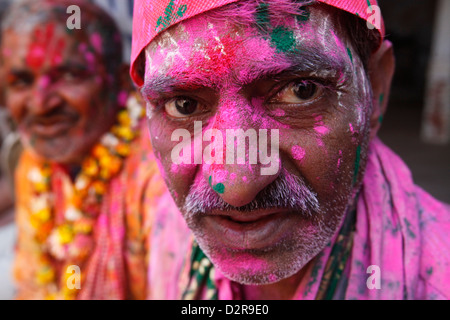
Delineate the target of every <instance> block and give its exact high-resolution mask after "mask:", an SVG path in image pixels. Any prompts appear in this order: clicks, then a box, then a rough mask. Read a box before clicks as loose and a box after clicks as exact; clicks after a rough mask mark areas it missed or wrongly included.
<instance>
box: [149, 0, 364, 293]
mask: <svg viewBox="0 0 450 320" xmlns="http://www.w3.org/2000/svg"><path fill="white" fill-rule="evenodd" d="M264 12H265V11H264V10H260V13H261V14H264ZM309 13H310V14H309V17H307V18H298V17H297V18H296V17H291V18H289V17H286V18H285V20H284V22H283V23H282V22H281V21H275V20H274V19H273V18H272V19H271V18H269V19H267V17H256V18H255V20H256V19H260V20H259V21H258V22H259V24H258V26H256V25H248V26H245V27H242V26H237V25H234V24H232V23H230V22H228V23H227V22H226V21H224V20H220V21H219V20H214V19H212V18H210V17H208V16H205V15H203V16H199V17H196V18H194V19H190V20H187V21H186V22H182V23H180V24H178V25H176V26H175V27H173V28H171V29H169V30H168V31H165V32H164V33H163V34H162V36H161V37H159V38H158V39H156V40H155V41H153V42H152V43H151V44H150V45H149V47H148V48H147V50H146V73H145V85H144V88H143V90H142V92H143V95H144V97H145V98H146V99H147V101H148V109H149V110H148V111H149V118H150V119H149V126H150V133H151V139H152V144H153V147H154V151H155V154H156V157H157V159H158V161H159V165H160V168H161V171H162V172H163V175H164V179H165V181H166V183H167V185H168V187H169V190H170V192H171V194H172V196H173V198H174V200H175V202H176V203H177V205H178V207H179V208H180V210H181V212H182V214H183V216H184V218H185V219H186V221H187V223H188V226H189V227H190V229H191V230H192V231H193V233H194V235H195V237H196V239H197V241H198V243H199V245H200V247H201V248H202V249H203V251H204V252H205V253H206V254H207V255H208V257H209V258H210V259H211V260H212V262H213V263H214V264H215V265H216V266H217V267H218V268H219V269H220V270H221V271H222V272H223V273H224V274H225V275H227V276H228V277H229V278H230V279H232V280H234V281H237V282H240V283H244V284H267V283H273V282H277V281H279V280H281V279H284V278H287V277H289V276H291V275H294V274H295V273H297V272H298V271H299V270H300V269H301V268H302V267H303V266H304V265H305V264H306V263H307V262H308V261H310V260H311V259H312V258H313V257H314V256H315V255H317V254H318V253H319V252H320V251H321V250H322V249H323V248H324V247H325V246H326V245H327V243H328V242H329V241H330V240H331V239H332V237H333V236H334V235H335V233H336V232H337V230H338V228H339V226H340V223H341V221H342V218H343V216H344V214H345V212H346V209H347V207H348V205H349V203H350V202H351V201H352V199H353V197H354V194H355V190H357V186H358V185H359V184H360V180H361V176H362V171H363V168H364V167H365V154H366V150H367V142H368V134H369V116H370V109H371V108H370V101H371V97H370V96H371V94H370V89H369V88H370V86H369V83H368V80H367V78H366V75H365V72H364V68H363V66H362V63H361V61H360V59H359V57H358V56H357V54H356V53H355V51H354V49H353V47H352V45H351V43H350V41H349V40H348V39H347V38H346V37H345V36H344V35H343V34H342V33H340V32H339V31H338V30H337V29H336V27H335V25H334V23H333V19H332V16H331V14H332V13H333V11H329V9H326V8H325V7H323V6H320V5H319V6H313V7H310V8H309ZM262 22H263V23H262ZM198 121H201V123H202V130H203V134H205V133H206V131H207V130H208V129H215V130H216V131H210V132H216V133H217V132H220V133H221V136H222V138H223V141H220V142H217V141H216V144H215V146H216V149H215V151H216V152H220V148H217V146H220V147H222V148H223V150H222V154H224V155H226V154H227V151H228V149H229V148H230V146H231V147H233V146H235V145H236V144H235V143H229V141H225V140H226V137H227V133H226V131H227V130H229V129H242V130H244V131H247V130H249V129H255V130H256V132H257V133H258V132H259V133H260V134H259V137H261V131H259V130H260V129H265V130H267V135H268V137H267V139H266V141H267V142H268V145H266V144H265V143H264V139H263V143H262V144H261V143H259V144H257V145H256V146H255V145H252V146H250V143H249V145H248V146H247V149H246V158H245V163H244V164H242V163H241V164H239V163H237V161H228V160H229V159H228V158H226V159H224V160H223V162H222V164H220V163H212V164H211V162H210V161H209V162H208V161H205V159H203V161H198V158H196V159H194V158H195V157H196V155H195V154H197V155H198V149H199V147H198V146H200V148H201V151H205V149H207V148H210V147H211V146H210V145H213V143H211V142H210V141H211V139H209V138H211V137H208V138H206V139H205V136H203V142H202V134H201V133H200V132H199V131H198V123H197V132H195V128H196V125H195V123H194V122H198ZM177 129H186V130H188V131H189V132H190V133H191V136H192V139H187V138H186V139H185V140H187V142H186V141H183V145H184V146H186V145H187V146H188V148H185V149H183V152H186V151H188V150H190V151H191V159H190V160H191V161H187V162H188V163H181V164H176V163H174V161H173V150H174V148H175V149H176V148H178V146H180V141H181V140H179V139H180V136H179V135H176V137H175V138H173V137H172V134H173V133H174V131H175V130H177ZM277 130H278V131H277ZM175 132H176V131H175ZM178 132H179V131H178ZM276 132H278V134H279V141H278V142H277V141H276V139H275V140H272V139H271V138H270V137H271V136H275V137H276ZM194 133H196V136H194ZM183 139H184V138H183ZM214 139H217V137H215V138H214ZM214 139H213V140H214ZM172 140H174V141H172ZM272 147H275V148H276V149H275V150H277V149H278V150H277V151H279V153H276V152H275V155H277V159H274V162H275V163H276V168H277V170H275V171H276V172H275V173H274V174H269V175H263V174H261V172H262V170H261V169H263V168H267V163H266V164H262V163H261V161H258V162H257V163H252V162H250V156H251V155H252V154H255V153H256V154H257V155H259V156H260V155H261V154H262V153H264V152H267V151H268V152H269V153H270V150H271V149H272V150H274V149H273V148H272ZM227 148H228V149H227ZM180 149H181V148H178V149H177V152H179V151H180ZM196 149H197V153H196ZM209 152H210V150H208V152H206V154H207V155H208V154H209ZM214 155H215V154H214V152H213V153H211V156H213V157H214ZM184 157H185V158H186V154H184ZM258 159H261V158H258ZM199 162H201V163H199Z"/></svg>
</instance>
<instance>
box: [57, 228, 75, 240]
mask: <svg viewBox="0 0 450 320" xmlns="http://www.w3.org/2000/svg"><path fill="white" fill-rule="evenodd" d="M73 236H74V235H73V229H72V227H71V226H69V225H67V224H65V225H62V226H59V227H58V240H59V243H60V244H62V245H64V244H68V243H71V242H72V240H73Z"/></svg>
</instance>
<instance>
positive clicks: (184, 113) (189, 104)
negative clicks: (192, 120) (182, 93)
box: [164, 97, 203, 119]
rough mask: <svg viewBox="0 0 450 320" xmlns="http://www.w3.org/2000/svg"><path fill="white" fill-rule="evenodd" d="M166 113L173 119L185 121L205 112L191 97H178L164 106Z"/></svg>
mask: <svg viewBox="0 0 450 320" xmlns="http://www.w3.org/2000/svg"><path fill="white" fill-rule="evenodd" d="M164 109H165V112H166V113H167V114H168V115H169V116H170V117H172V118H176V119H185V118H188V117H192V116H195V115H198V114H200V113H202V112H203V106H202V105H201V104H200V103H199V102H198V101H197V100H195V99H192V98H189V97H176V98H173V99H171V100H169V101H168V102H166V103H165V104H164Z"/></svg>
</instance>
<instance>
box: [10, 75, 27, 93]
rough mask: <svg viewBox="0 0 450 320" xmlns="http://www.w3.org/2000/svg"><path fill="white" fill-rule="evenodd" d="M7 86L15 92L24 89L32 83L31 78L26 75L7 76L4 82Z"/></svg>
mask: <svg viewBox="0 0 450 320" xmlns="http://www.w3.org/2000/svg"><path fill="white" fill-rule="evenodd" d="M6 83H7V86H8V87H9V88H12V89H15V90H21V89H26V88H28V87H29V86H31V85H32V83H33V77H32V76H31V75H29V74H26V73H17V74H9V75H8V76H7V80H6Z"/></svg>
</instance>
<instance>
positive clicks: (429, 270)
mask: <svg viewBox="0 0 450 320" xmlns="http://www.w3.org/2000/svg"><path fill="white" fill-rule="evenodd" d="M426 272H427V275H429V276H431V274H432V273H433V267H429V268H428V269H427V271H426Z"/></svg>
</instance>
